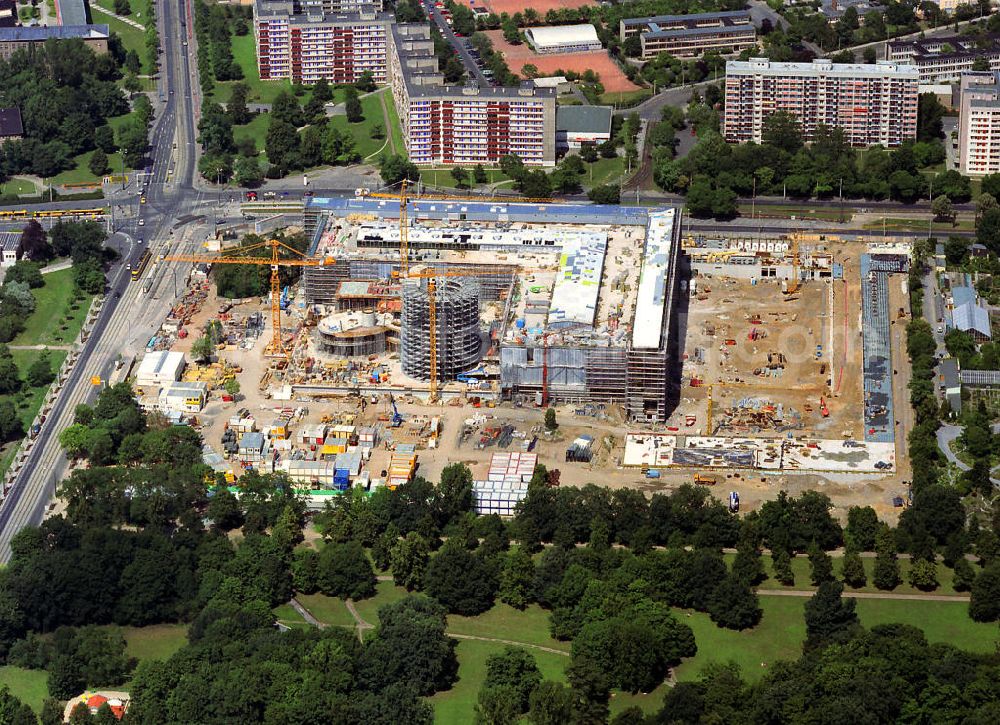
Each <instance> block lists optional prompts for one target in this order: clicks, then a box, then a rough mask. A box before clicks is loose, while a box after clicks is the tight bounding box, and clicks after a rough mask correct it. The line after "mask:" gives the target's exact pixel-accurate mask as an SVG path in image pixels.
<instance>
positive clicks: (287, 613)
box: [271, 604, 312, 629]
mask: <svg viewBox="0 0 1000 725" xmlns="http://www.w3.org/2000/svg"><path fill="white" fill-rule="evenodd" d="M271 611H273V612H274V616H275V617H276V618H277V620H278V624H283V625H285V626H286V627H289V628H291V629H310V628H311V627H312V625H311V624H309V623H308V622H307V621H306V620H304V619H303V618H302V616H301V615H300V614H299V613H298V612H297V611H295V607H293V606H292V605H291V604H282V605H281V606H279V607H275V608H274V609H273V610H271Z"/></svg>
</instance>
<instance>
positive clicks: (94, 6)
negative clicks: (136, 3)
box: [90, 3, 146, 30]
mask: <svg viewBox="0 0 1000 725" xmlns="http://www.w3.org/2000/svg"><path fill="white" fill-rule="evenodd" d="M90 9H91V10H92V11H93V10H96V11H97V12H99V13H104V14H105V15H110V16H111V17H113V18H114V19H115V20H121V21H122V22H123V23H125V24H126V25H131V26H132V27H133V28H135V29H136V30H145V29H146V26H145V25H143V24H142V23H137V22H135V21H134V20H131V19H129V18H126V17H124V16H122V15H115V14H114V13H113V12H111V11H110V10H108V9H107V8H102V7H101V6H100V5H98V4H96V3H91V5H90Z"/></svg>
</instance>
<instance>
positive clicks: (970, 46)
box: [885, 33, 1000, 84]
mask: <svg viewBox="0 0 1000 725" xmlns="http://www.w3.org/2000/svg"><path fill="white" fill-rule="evenodd" d="M885 57H886V59H887V60H890V61H893V62H895V63H909V64H910V65H915V66H916V67H917V70H918V71H919V72H920V82H921V83H927V84H929V83H957V82H958V80H959V78H961V76H962V74H963V73H967V72H969V71H971V70H973V68H972V66H973V65H974V64H975V63H976V61H977V60H982V61H985V62H986V63H987V64H988V65H989V69H990V70H991V71H1000V34H996V33H994V34H990V35H985V36H964V35H946V36H938V37H935V38H918V39H916V40H890V41H888V42H886V44H885Z"/></svg>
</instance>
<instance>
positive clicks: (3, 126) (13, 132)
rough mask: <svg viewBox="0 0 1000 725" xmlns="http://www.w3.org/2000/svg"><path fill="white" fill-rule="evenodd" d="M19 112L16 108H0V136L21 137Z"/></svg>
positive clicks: (22, 128)
mask: <svg viewBox="0 0 1000 725" xmlns="http://www.w3.org/2000/svg"><path fill="white" fill-rule="evenodd" d="M23 135H24V125H23V124H22V123H21V111H19V110H18V109H17V108H0V136H23Z"/></svg>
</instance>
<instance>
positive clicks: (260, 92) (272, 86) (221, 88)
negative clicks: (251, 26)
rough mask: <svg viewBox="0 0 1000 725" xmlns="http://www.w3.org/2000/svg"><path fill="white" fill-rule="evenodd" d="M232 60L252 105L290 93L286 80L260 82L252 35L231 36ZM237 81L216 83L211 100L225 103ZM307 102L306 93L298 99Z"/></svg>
mask: <svg viewBox="0 0 1000 725" xmlns="http://www.w3.org/2000/svg"><path fill="white" fill-rule="evenodd" d="M232 48H233V59H234V60H235V61H236V62H237V63H238V64H239V66H240V68H241V69H242V70H243V82H244V83H246V84H247V85H248V86H250V95H249V98H248V99H247V100H248V101H250V102H253V103H271V102H272V101H274V99H275V98H277V96H278V94H279V93H281V92H282V91H291V90H292V82H291V81H288V80H277V81H262V80H261V79H260V73H259V71H258V70H257V49H256V47H255V43H254V36H253V33H247V34H246V35H233V44H232ZM236 82H237V81H216V83H215V88H214V90H213V92H212V96H211V99H212V100H214V101H215V102H216V103H226V102H228V101H229V98H230V97H231V96H232V95H233V84H234V83H236ZM307 100H309V93H308V92H306V93H305V94H304V95H303V96H301V97H300V98H299V101H300V102H301V103H305V102H306V101H307Z"/></svg>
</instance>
